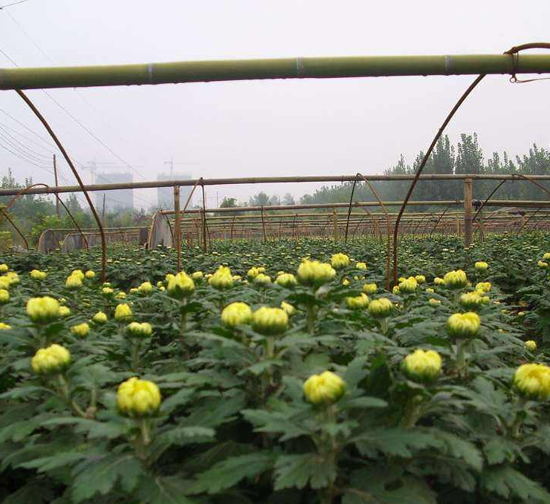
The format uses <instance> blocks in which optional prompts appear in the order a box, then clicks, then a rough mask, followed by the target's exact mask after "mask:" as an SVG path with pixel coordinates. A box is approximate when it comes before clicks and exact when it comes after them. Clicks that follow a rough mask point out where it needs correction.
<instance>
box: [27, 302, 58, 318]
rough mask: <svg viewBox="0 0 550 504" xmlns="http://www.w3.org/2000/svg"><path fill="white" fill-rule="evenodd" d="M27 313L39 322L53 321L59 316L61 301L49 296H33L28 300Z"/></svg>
mask: <svg viewBox="0 0 550 504" xmlns="http://www.w3.org/2000/svg"><path fill="white" fill-rule="evenodd" d="M27 314H28V315H29V318H30V319H31V320H32V321H33V322H36V323H39V324H46V323H48V322H53V321H54V320H56V319H57V318H59V302H58V301H57V299H54V298H52V297H49V296H44V297H38V298H31V299H29V301H28V302H27Z"/></svg>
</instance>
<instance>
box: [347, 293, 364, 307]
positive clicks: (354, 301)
mask: <svg viewBox="0 0 550 504" xmlns="http://www.w3.org/2000/svg"><path fill="white" fill-rule="evenodd" d="M346 305H347V306H348V308H351V309H352V310H360V309H362V308H366V307H367V306H369V297H368V296H367V295H366V294H363V293H361V294H360V295H359V296H355V297H347V298H346Z"/></svg>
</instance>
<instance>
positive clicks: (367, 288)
mask: <svg viewBox="0 0 550 504" xmlns="http://www.w3.org/2000/svg"><path fill="white" fill-rule="evenodd" d="M363 292H364V293H365V294H367V295H368V296H372V295H373V294H376V293H377V292H378V285H376V284H375V283H368V284H365V285H363Z"/></svg>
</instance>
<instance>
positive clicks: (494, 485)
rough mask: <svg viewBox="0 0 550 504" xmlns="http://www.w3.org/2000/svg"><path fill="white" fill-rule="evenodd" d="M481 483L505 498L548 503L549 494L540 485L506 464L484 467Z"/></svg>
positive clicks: (549, 499) (549, 500) (549, 501)
mask: <svg viewBox="0 0 550 504" xmlns="http://www.w3.org/2000/svg"><path fill="white" fill-rule="evenodd" d="M481 485H482V487H484V488H485V489H487V490H489V491H490V492H494V493H496V494H498V495H500V496H501V497H504V498H506V499H512V498H514V497H516V498H519V499H522V500H524V501H526V502H529V503H532V502H543V503H545V504H548V503H550V494H549V493H548V492H547V491H546V490H545V489H544V488H543V487H542V486H540V485H539V484H538V483H536V482H534V481H533V480H530V479H529V478H528V477H527V476H524V475H523V474H521V473H520V472H519V471H516V470H515V469H513V468H511V467H508V466H501V467H490V468H488V469H486V470H485V471H484V472H483V473H482V475H481Z"/></svg>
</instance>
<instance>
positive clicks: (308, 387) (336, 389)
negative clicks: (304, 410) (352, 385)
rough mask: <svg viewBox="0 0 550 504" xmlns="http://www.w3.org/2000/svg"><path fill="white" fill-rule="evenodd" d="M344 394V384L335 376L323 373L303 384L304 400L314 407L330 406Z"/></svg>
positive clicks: (328, 372)
mask: <svg viewBox="0 0 550 504" xmlns="http://www.w3.org/2000/svg"><path fill="white" fill-rule="evenodd" d="M345 393H346V382H345V381H344V380H342V378H340V377H339V376H338V375H337V374H334V373H332V372H331V371H325V372H324V373H321V374H320V375H312V376H310V377H309V378H308V379H307V380H306V381H305V383H304V394H305V396H306V399H307V400H308V401H309V402H310V403H312V404H315V405H320V404H325V405H331V404H333V403H335V402H336V401H338V400H339V399H340V398H341V397H342V396H343V395H344V394H345Z"/></svg>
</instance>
